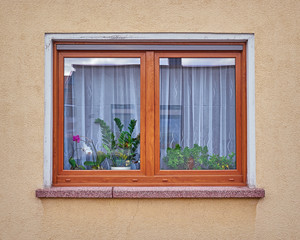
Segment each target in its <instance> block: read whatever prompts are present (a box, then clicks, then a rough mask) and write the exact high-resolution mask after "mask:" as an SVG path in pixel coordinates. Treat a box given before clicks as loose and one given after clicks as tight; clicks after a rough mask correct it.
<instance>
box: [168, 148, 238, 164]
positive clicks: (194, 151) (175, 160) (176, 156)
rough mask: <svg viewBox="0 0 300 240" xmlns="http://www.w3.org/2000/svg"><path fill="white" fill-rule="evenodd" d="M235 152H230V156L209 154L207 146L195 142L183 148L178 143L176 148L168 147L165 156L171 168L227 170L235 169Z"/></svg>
mask: <svg viewBox="0 0 300 240" xmlns="http://www.w3.org/2000/svg"><path fill="white" fill-rule="evenodd" d="M234 156H235V153H233V152H232V153H230V154H229V155H228V156H220V155H218V154H212V155H211V156H210V155H209V154H208V148H207V146H204V147H201V146H199V145H198V144H194V146H193V147H192V148H189V147H185V148H183V149H182V148H181V147H180V145H179V144H176V146H175V148H167V155H166V156H165V157H164V158H163V160H164V162H166V164H167V166H168V167H169V168H171V169H180V170H201V169H214V170H226V169H234V168H235V161H234V159H233V158H234Z"/></svg>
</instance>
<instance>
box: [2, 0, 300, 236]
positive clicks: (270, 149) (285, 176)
mask: <svg viewBox="0 0 300 240" xmlns="http://www.w3.org/2000/svg"><path fill="white" fill-rule="evenodd" d="M0 6H1V7H0V53H1V54H0V59H1V60H0V66H1V67H0V99H1V101H0V134H1V135H0V136H1V137H0V146H1V147H0V149H1V150H0V151H1V155H0V156H1V157H0V159H1V170H0V172H1V175H0V176H1V183H0V239H300V211H299V209H300V200H299V199H300V194H299V192H300V188H299V186H300V184H299V183H300V177H299V176H300V174H299V170H300V168H299V167H300V164H299V162H300V144H299V142H300V141H299V140H300V137H299V135H300V120H299V119H300V114H299V112H300V107H299V105H300V90H299V89H300V79H299V74H300V71H299V63H300V61H299V60H300V57H299V56H300V52H299V40H300V39H299V30H298V29H299V25H300V21H299V19H300V17H299V13H300V1H299V0H295V1H289V0H285V1H282V0H278V1H271V0H267V1H249V0H239V1H234V0H228V1H223V0H219V1H217V0H203V1H200V0H185V1H183V0H178V1H175V0H173V1H171V0H151V1H150V0H149V1H146V0H135V1H133V0H120V1H117V0H115V1H112V0H86V1H83V0H78V1H66V0H60V1H58V0H57V1H54V0H53V1H46V0H40V1H33V0H31V1H30V0H22V1H20V0H18V1H17V0H14V1H8V0H1V1H0ZM45 32H55V33H58V32H61V33H71V32H217V33H255V44H256V45H255V61H256V64H255V67H256V73H255V77H256V136H257V137H256V148H257V185H258V187H263V188H265V190H266V197H265V198H264V199H261V200H249V199H248V200H247V199H231V200H230V199H229V200H228V199H227V200H225V199H221V200H207V199H206V200H204V199H197V200H196V199H193V200H103V199H102V200H101V199H97V200H87V199H85V200H84V199H81V200H79V199H72V200H70V199H47V200H41V199H37V198H35V189H37V188H40V187H42V184H43V130H44V129H43V121H44V33H45Z"/></svg>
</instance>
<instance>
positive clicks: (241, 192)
mask: <svg viewBox="0 0 300 240" xmlns="http://www.w3.org/2000/svg"><path fill="white" fill-rule="evenodd" d="M264 196H265V190H264V189H261V188H248V187H52V188H45V189H38V190H36V197H38V198H141V199H142V198H170V199H172V198H263V197H264Z"/></svg>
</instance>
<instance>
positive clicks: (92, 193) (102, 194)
mask: <svg viewBox="0 0 300 240" xmlns="http://www.w3.org/2000/svg"><path fill="white" fill-rule="evenodd" d="M35 195H36V197H38V198H112V187H51V188H44V189H38V190H36V191H35Z"/></svg>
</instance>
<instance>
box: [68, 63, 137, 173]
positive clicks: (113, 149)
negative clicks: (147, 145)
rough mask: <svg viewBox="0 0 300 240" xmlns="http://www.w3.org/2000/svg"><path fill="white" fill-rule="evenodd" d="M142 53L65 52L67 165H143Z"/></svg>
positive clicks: (99, 167) (126, 167)
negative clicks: (138, 55)
mask: <svg viewBox="0 0 300 240" xmlns="http://www.w3.org/2000/svg"><path fill="white" fill-rule="evenodd" d="M139 134H140V59H139V58H65V60H64V169H66V170H69V169H73V170H81V169H86V170H92V169H95V170H103V169H104V170H110V169H112V170H115V168H116V167H121V168H122V169H119V170H130V169H139V161H140V159H139V156H140V154H139V153H140V150H139Z"/></svg>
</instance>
